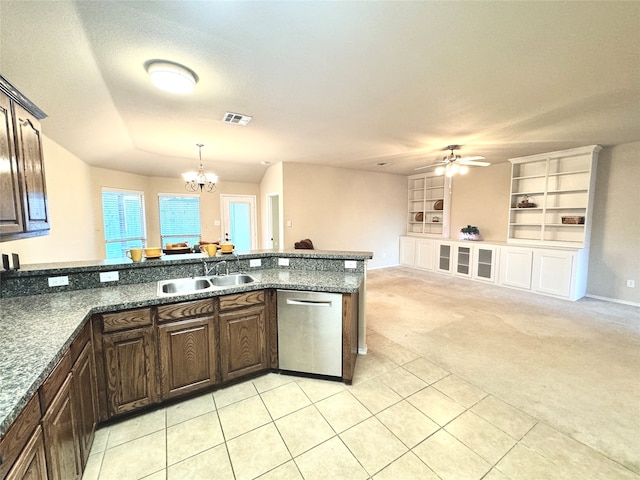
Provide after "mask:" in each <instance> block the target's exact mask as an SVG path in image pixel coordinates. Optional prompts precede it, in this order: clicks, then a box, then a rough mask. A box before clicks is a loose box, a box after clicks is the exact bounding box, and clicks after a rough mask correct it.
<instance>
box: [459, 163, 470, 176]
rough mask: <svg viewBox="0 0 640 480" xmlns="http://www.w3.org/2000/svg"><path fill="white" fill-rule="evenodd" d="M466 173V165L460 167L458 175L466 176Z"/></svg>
mask: <svg viewBox="0 0 640 480" xmlns="http://www.w3.org/2000/svg"><path fill="white" fill-rule="evenodd" d="M467 173H469V167H467V166H466V165H462V166H461V167H460V175H466V174H467Z"/></svg>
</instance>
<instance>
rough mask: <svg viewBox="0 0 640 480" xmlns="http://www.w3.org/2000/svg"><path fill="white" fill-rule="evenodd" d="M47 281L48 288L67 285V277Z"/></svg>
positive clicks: (52, 278)
mask: <svg viewBox="0 0 640 480" xmlns="http://www.w3.org/2000/svg"><path fill="white" fill-rule="evenodd" d="M48 281H49V286H50V287H64V286H65V285H69V277H68V276H66V275H65V276H62V277H49V278H48Z"/></svg>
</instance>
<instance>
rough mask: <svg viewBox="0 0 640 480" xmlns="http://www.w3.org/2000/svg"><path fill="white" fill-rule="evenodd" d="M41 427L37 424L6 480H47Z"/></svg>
mask: <svg viewBox="0 0 640 480" xmlns="http://www.w3.org/2000/svg"><path fill="white" fill-rule="evenodd" d="M48 478H49V477H48V476H47V461H46V457H45V453H44V440H43V437H42V427H41V426H40V425H38V426H37V427H36V429H35V431H34V432H33V435H31V438H29V441H28V442H27V444H26V445H25V447H24V449H23V450H22V453H21V454H20V456H19V457H18V459H17V460H16V462H15V464H14V465H13V468H12V469H11V471H10V472H9V474H8V475H7V477H6V480H48Z"/></svg>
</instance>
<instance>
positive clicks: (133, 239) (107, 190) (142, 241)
mask: <svg viewBox="0 0 640 480" xmlns="http://www.w3.org/2000/svg"><path fill="white" fill-rule="evenodd" d="M105 193H115V194H121V195H132V196H134V195H135V196H137V197H139V200H140V230H141V232H142V236H135V237H119V238H111V239H108V238H107V228H106V224H105V208H104V194H105ZM100 202H101V207H102V227H103V232H102V233H103V237H104V244H105V257H106V258H107V259H109V258H123V257H124V255H122V256H118V257H114V256H109V248H108V246H109V245H110V244H116V243H124V242H137V241H139V242H140V244H141V245H140V247H142V248H144V247H145V246H146V245H147V216H146V204H145V198H144V192H143V191H141V190H129V189H122V188H113V187H102V188H101V191H100ZM131 248H135V247H131Z"/></svg>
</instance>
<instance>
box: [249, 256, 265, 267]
mask: <svg viewBox="0 0 640 480" xmlns="http://www.w3.org/2000/svg"><path fill="white" fill-rule="evenodd" d="M261 265H262V259H260V258H252V259H250V260H249V266H250V267H259V266H261Z"/></svg>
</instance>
